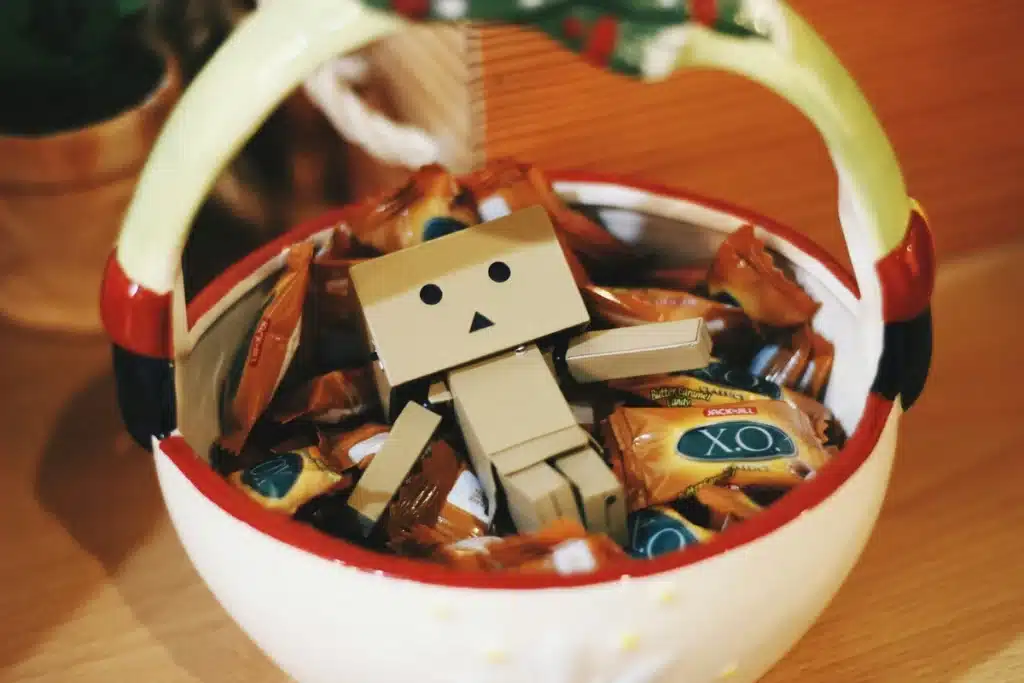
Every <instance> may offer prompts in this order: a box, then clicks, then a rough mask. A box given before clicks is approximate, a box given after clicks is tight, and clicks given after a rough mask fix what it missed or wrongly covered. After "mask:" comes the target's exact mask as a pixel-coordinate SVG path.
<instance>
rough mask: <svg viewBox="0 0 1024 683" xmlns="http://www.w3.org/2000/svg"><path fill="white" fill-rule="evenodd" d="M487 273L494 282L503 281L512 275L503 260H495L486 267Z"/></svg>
mask: <svg viewBox="0 0 1024 683" xmlns="http://www.w3.org/2000/svg"><path fill="white" fill-rule="evenodd" d="M487 275H488V277H490V278H491V279H492V280H494V281H495V282H504V281H505V280H507V279H509V278H510V277H512V270H511V269H510V268H509V267H508V264H507V263H505V262H504V261H495V262H494V263H492V264H491V265H490V267H489V268H488V269H487Z"/></svg>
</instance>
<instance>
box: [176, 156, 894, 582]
mask: <svg viewBox="0 0 1024 683" xmlns="http://www.w3.org/2000/svg"><path fill="white" fill-rule="evenodd" d="M551 179H552V180H553V181H555V182H559V181H565V182H586V183H594V184H605V185H614V186H619V187H631V188H635V189H638V190H643V191H647V192H651V193H654V194H658V195H662V196H666V197H672V198H675V199H682V200H686V201H690V202H693V203H697V204H701V205H704V206H707V207H710V208H713V209H717V210H721V211H723V212H726V213H729V214H732V215H734V216H736V217H738V218H740V219H742V220H748V221H750V222H751V223H754V224H755V225H758V226H760V227H762V228H764V229H765V230H767V231H769V232H771V233H773V234H775V235H777V236H778V237H781V238H782V239H784V240H787V241H789V242H790V243H792V244H793V245H794V246H796V247H797V248H799V249H801V250H802V251H804V252H805V253H807V254H808V255H810V256H811V257H813V258H815V259H817V260H818V261H820V262H821V263H822V264H823V265H824V266H825V267H826V268H828V270H829V271H830V272H831V273H832V274H833V275H834V276H835V277H836V278H837V279H838V280H839V282H841V283H842V284H843V285H844V286H846V287H847V288H849V289H850V291H851V292H853V293H854V294H856V292H857V288H856V284H855V280H854V278H853V277H852V276H851V275H850V274H849V273H848V272H847V271H846V270H845V269H844V268H843V267H842V266H840V265H839V264H837V263H836V262H835V260H834V259H832V257H831V256H830V255H829V254H828V253H827V252H825V251H824V250H823V249H821V248H820V247H818V246H817V245H816V244H815V243H814V242H812V241H811V240H809V239H807V238H806V237H804V236H803V235H801V234H799V233H796V232H794V231H792V230H790V229H788V228H786V227H784V226H781V225H778V224H777V223H775V222H773V221H771V220H769V219H767V218H765V217H763V216H759V215H757V214H755V213H752V212H749V211H744V210H742V209H739V208H736V207H734V206H732V205H730V204H728V203H726V202H721V201H717V200H710V199H706V198H704V197H701V196H699V195H695V194H691V193H687V192H682V191H680V190H677V189H673V188H668V187H663V186H660V185H657V184H653V183H647V182H643V181H634V180H632V179H628V178H623V177H616V176H606V175H600V174H596V173H589V172H574V171H566V172H559V173H552V174H551ZM346 215H347V209H345V208H341V209H338V210H336V211H331V212H329V213H326V214H324V215H323V216H320V217H318V218H316V219H314V220H312V221H309V222H307V223H305V224H303V225H301V226H299V227H297V228H296V229H295V230H292V231H290V232H288V233H287V234H285V235H282V236H281V237H279V238H277V239H275V240H274V241H272V242H270V243H268V244H266V245H264V246H263V247H261V248H260V249H257V250H256V251H254V252H253V253H251V254H249V255H248V256H246V257H245V258H243V259H242V260H240V261H239V262H237V263H235V264H234V265H232V266H231V267H229V268H228V269H226V270H225V271H224V272H223V273H222V274H221V275H220V276H218V277H217V278H216V279H215V280H214V281H213V282H211V283H210V284H209V285H208V286H207V287H206V288H204V289H203V290H202V291H201V292H199V293H198V294H197V295H196V297H195V298H194V299H193V300H192V302H191V303H190V304H189V307H188V317H189V319H190V321H194V320H198V319H199V318H201V317H202V316H203V315H204V314H205V313H206V312H207V311H209V310H210V309H211V308H212V306H213V305H214V304H215V303H216V302H217V301H218V300H219V299H220V298H222V297H223V296H224V295H225V294H227V293H228V291H229V290H230V289H231V288H232V287H233V286H234V285H235V284H237V283H238V282H239V281H241V280H242V279H244V278H245V277H246V276H248V275H249V274H251V273H252V272H254V271H255V270H256V269H257V268H259V267H260V266H261V265H263V264H264V263H266V261H267V260H268V259H270V258H272V257H273V256H274V255H275V254H277V253H279V252H280V251H281V249H283V248H284V247H286V246H288V245H289V244H292V243H294V242H296V241H298V240H300V239H303V238H306V237H309V236H310V235H312V234H314V233H317V232H319V231H321V230H324V229H326V228H330V227H331V226H333V225H336V224H338V223H339V222H340V221H342V220H344V218H345V216H346ZM891 409H892V401H889V400H887V399H885V398H883V397H881V396H879V395H877V394H874V393H872V394H870V395H869V396H868V399H867V405H866V406H865V409H864V413H863V416H862V417H861V420H860V423H859V424H858V426H857V429H856V430H855V431H854V433H853V434H852V435H851V436H850V438H849V440H848V441H847V443H846V446H845V447H844V448H843V450H842V451H841V452H840V453H839V454H838V455H837V456H835V458H834V459H833V460H832V461H831V462H830V463H829V465H828V466H827V467H825V468H824V469H822V470H821V471H820V472H819V473H818V475H817V476H815V477H814V478H813V479H811V480H809V481H807V482H805V483H804V484H801V485H800V486H799V487H797V488H795V489H794V490H792V491H790V492H789V493H788V494H786V495H785V496H784V497H782V498H781V499H780V500H778V501H777V502H776V503H774V504H773V505H771V506H770V507H769V508H768V509H767V510H765V511H764V512H763V513H761V514H760V515H758V516H757V517H754V518H753V519H750V520H747V521H746V522H744V523H743V524H740V525H737V526H734V527H731V528H730V529H729V530H728V531H726V532H723V533H722V534H721V535H719V536H718V537H716V538H715V539H714V540H712V541H710V542H708V543H706V544H703V545H698V546H694V547H691V548H688V549H686V550H684V551H681V552H675V553H668V554H666V555H662V556H661V557H658V558H655V559H653V560H639V559H636V560H634V559H630V560H623V561H620V562H615V563H614V564H612V565H610V566H608V567H605V568H601V569H599V570H597V571H595V572H592V573H589V574H576V575H569V576H559V575H548V574H516V573H512V572H501V573H483V572H467V571H457V570H452V569H448V568H446V567H442V566H439V565H433V564H430V563H428V562H424V561H422V560H413V559H407V558H402V557H397V556H391V555H384V554H381V553H377V552H374V551H372V550H368V549H365V548H361V547H359V546H356V545H354V544H351V543H348V542H346V541H342V540H340V539H337V538H334V537H332V536H328V535H327V534H324V533H322V532H320V531H317V530H316V529H314V528H313V527H311V526H308V525H306V524H303V523H301V522H296V521H293V520H292V519H291V518H289V517H286V516H284V515H280V514H278V513H274V512H271V511H269V510H265V509H264V508H262V507H260V506H259V505H258V504H257V503H255V502H254V501H252V500H251V499H249V498H248V497H246V496H245V495H244V494H243V493H241V492H240V491H238V490H237V489H236V488H234V487H233V486H232V485H231V484H229V483H228V482H227V481H225V480H224V479H223V478H221V477H220V476H218V475H217V474H216V473H215V472H214V471H213V469H212V468H210V467H209V465H207V464H206V463H205V462H204V461H203V460H202V459H200V458H199V457H197V456H196V454H195V452H194V451H192V449H191V448H190V447H189V446H188V444H187V443H186V442H185V440H184V439H183V438H182V437H180V436H173V437H170V438H168V439H165V440H163V441H162V442H161V445H160V449H161V451H162V452H163V453H164V454H165V455H166V456H167V457H168V458H169V459H170V460H171V462H172V463H173V464H174V465H175V467H177V468H178V470H179V471H180V472H181V473H182V475H183V476H184V477H185V478H186V479H188V480H189V482H191V484H192V485H193V486H195V487H196V489H197V490H198V491H199V492H200V493H201V494H202V495H204V496H205V497H206V498H208V499H209V500H210V501H211V502H212V503H214V504H215V505H217V506H218V507H220V508H221V509H222V510H224V511H225V512H227V513H228V514H229V515H231V516H233V517H235V518H236V519H238V520H239V521H241V522H243V523H245V524H247V525H249V526H250V527H252V528H253V529H256V530H257V531H260V532H262V533H264V534H266V535H267V536H270V537H272V538H275V539H277V540H278V541H281V542H282V543H285V544H287V545H290V546H292V547H294V548H297V549H299V550H304V551H306V552H309V553H311V554H313V555H316V556H319V557H322V558H324V559H327V560H331V561H335V562H339V563H342V564H344V565H346V566H349V567H353V568H356V569H360V570H364V571H367V572H372V573H375V574H378V575H384V576H388V577H392V578H396V579H405V580H409V581H415V582H419V583H430V584H437V585H442V586H448V587H457V588H477V589H545V588H568V587H576V586H587V585H593V584H599V583H607V582H610V581H619V580H623V579H628V578H639V577H645V576H652V575H655V574H663V573H665V572H670V571H672V570H676V569H680V568H682V567H686V566H688V565H691V564H695V563H697V562H700V561H701V560H705V559H707V558H709V557H712V556H715V555H718V554H721V553H724V552H726V551H728V550H731V549H733V548H736V547H739V546H741V545H744V544H746V543H750V542H752V541H755V540H757V539H758V538H760V537H762V536H765V535H767V534H770V533H771V532H773V531H775V530H777V529H779V528H781V527H782V526H784V525H785V524H788V523H789V522H791V521H793V520H794V519H796V518H797V517H799V516H800V514H801V513H803V512H804V511H807V510H809V509H811V508H814V507H816V506H817V505H819V504H821V503H822V502H824V501H825V500H826V499H827V498H828V497H829V496H831V495H832V493H834V492H835V491H836V489H838V488H839V487H840V486H841V485H842V484H843V483H844V482H845V481H846V480H847V479H848V478H849V477H850V476H851V475H852V474H853V473H854V472H856V471H857V470H858V469H859V468H860V466H861V465H862V464H863V463H864V462H865V461H866V460H867V459H868V457H869V456H870V455H871V453H872V452H873V450H874V448H875V445H876V444H877V443H878V440H879V437H880V436H881V433H882V429H883V427H884V426H885V422H886V420H887V418H888V416H889V413H890V411H891Z"/></svg>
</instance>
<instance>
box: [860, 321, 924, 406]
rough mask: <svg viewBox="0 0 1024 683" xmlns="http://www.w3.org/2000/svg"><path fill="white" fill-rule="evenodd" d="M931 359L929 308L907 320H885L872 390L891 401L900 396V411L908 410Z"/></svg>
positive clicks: (916, 395) (922, 383) (922, 382)
mask: <svg viewBox="0 0 1024 683" xmlns="http://www.w3.org/2000/svg"><path fill="white" fill-rule="evenodd" d="M931 360H932V311H931V308H926V309H925V310H924V312H923V313H921V314H920V315H918V316H917V317H915V318H911V319H910V320H904V321H900V322H893V323H886V325H885V345H884V346H883V350H882V359H881V361H880V362H879V364H878V374H877V375H875V382H874V384H873V385H872V386H871V390H872V391H874V392H876V393H878V394H881V395H882V396H884V397H885V398H887V399H889V400H890V401H892V400H895V399H896V397H897V396H899V397H900V403H901V404H902V405H903V410H905V411H906V410H910V407H911V406H912V405H914V403H915V402H916V401H917V399H918V397H919V396H920V395H921V392H922V391H924V385H925V381H926V380H927V379H928V370H929V368H930V367H931Z"/></svg>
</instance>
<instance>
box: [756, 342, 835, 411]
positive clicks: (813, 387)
mask: <svg viewBox="0 0 1024 683" xmlns="http://www.w3.org/2000/svg"><path fill="white" fill-rule="evenodd" d="M834 358H835V347H833V346H832V344H831V343H830V342H829V341H828V340H826V339H825V338H824V337H822V336H821V335H819V334H818V333H817V332H815V331H814V330H813V329H811V326H810V325H809V324H808V325H803V326H802V327H799V328H797V330H796V331H795V332H793V333H792V334H789V335H785V337H784V338H783V343H781V344H769V345H767V346H765V347H764V348H762V349H761V350H760V351H759V352H758V353H757V355H756V356H755V357H754V359H753V361H752V363H751V371H752V372H754V373H755V374H757V375H760V376H762V377H764V378H766V379H767V380H769V381H771V382H774V383H775V384H778V385H779V386H784V387H789V388H790V389H794V390H796V391H799V392H802V393H804V394H807V395H808V396H811V397H813V398H818V397H820V396H821V394H822V392H823V391H824V390H825V386H826V385H827V384H828V378H829V375H830V374H831V373H832V363H833V360H834Z"/></svg>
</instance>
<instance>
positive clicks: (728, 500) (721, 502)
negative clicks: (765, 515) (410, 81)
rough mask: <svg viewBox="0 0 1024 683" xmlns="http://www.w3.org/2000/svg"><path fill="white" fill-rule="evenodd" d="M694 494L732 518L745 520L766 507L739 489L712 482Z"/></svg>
mask: <svg viewBox="0 0 1024 683" xmlns="http://www.w3.org/2000/svg"><path fill="white" fill-rule="evenodd" d="M694 496H695V497H696V498H697V500H698V501H699V502H700V503H701V504H702V505H706V506H707V507H709V508H711V510H713V511H714V512H716V513H718V514H721V515H726V516H728V517H730V518H732V519H738V520H744V519H750V518H751V517H753V516H755V515H757V514H759V513H761V512H762V511H763V510H764V508H762V507H761V506H760V505H758V504H757V503H755V502H754V501H753V500H751V498H750V497H749V496H748V495H747V494H745V493H743V491H740V490H739V489H735V488H731V487H729V486H717V485H714V484H710V485H708V486H701V487H699V488H698V489H697V490H696V492H695V493H694Z"/></svg>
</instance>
